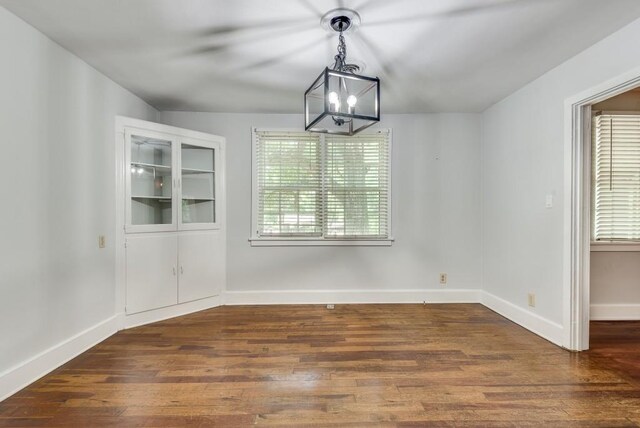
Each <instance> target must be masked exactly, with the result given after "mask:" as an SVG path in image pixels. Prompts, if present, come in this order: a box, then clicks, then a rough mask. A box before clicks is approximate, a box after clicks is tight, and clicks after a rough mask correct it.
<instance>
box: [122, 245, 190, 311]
mask: <svg viewBox="0 0 640 428" xmlns="http://www.w3.org/2000/svg"><path fill="white" fill-rule="evenodd" d="M126 253H127V313H128V314H134V313H136V312H142V311H147V310H150V309H157V308H162V307H165V306H170V305H175V304H177V303H178V277H177V274H178V266H177V254H178V237H177V236H176V235H175V234H172V235H155V234H154V235H151V234H148V235H142V236H128V237H127V248H126Z"/></svg>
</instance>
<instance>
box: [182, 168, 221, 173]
mask: <svg viewBox="0 0 640 428" xmlns="http://www.w3.org/2000/svg"><path fill="white" fill-rule="evenodd" d="M214 172H215V171H214V170H211V169H197V168H182V173H183V174H213V173H214Z"/></svg>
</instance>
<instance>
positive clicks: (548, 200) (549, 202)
mask: <svg viewBox="0 0 640 428" xmlns="http://www.w3.org/2000/svg"><path fill="white" fill-rule="evenodd" d="M544 206H545V208H553V195H547V198H546V199H545V203H544Z"/></svg>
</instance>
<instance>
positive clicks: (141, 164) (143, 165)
mask: <svg viewBox="0 0 640 428" xmlns="http://www.w3.org/2000/svg"><path fill="white" fill-rule="evenodd" d="M131 165H136V166H142V167H147V168H158V169H166V170H167V171H170V170H171V166H167V165H158V164H155V163H144V162H131Z"/></svg>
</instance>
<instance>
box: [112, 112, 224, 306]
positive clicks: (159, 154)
mask: <svg viewBox="0 0 640 428" xmlns="http://www.w3.org/2000/svg"><path fill="white" fill-rule="evenodd" d="M122 122H123V123H124V124H125V125H124V129H123V136H124V162H123V163H124V193H125V195H124V208H125V215H124V226H123V229H124V244H125V271H126V279H125V282H126V287H125V298H126V304H125V310H126V313H127V314H136V313H140V312H143V311H150V310H154V309H159V308H166V307H169V306H172V305H179V304H182V303H187V302H192V301H195V300H199V299H205V298H208V297H212V296H216V295H219V294H220V292H221V290H222V289H223V287H224V282H225V278H226V275H225V236H224V219H223V215H222V214H221V213H223V212H224V205H223V204H224V188H223V183H224V144H225V140H224V138H222V137H218V136H215V135H209V134H203V133H199V132H195V131H189V130H183V129H179V128H174V127H169V126H164V125H160V124H152V123H148V122H142V121H136V120H133V119H131V120H127V119H122ZM127 123H129V124H131V126H127Z"/></svg>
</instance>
